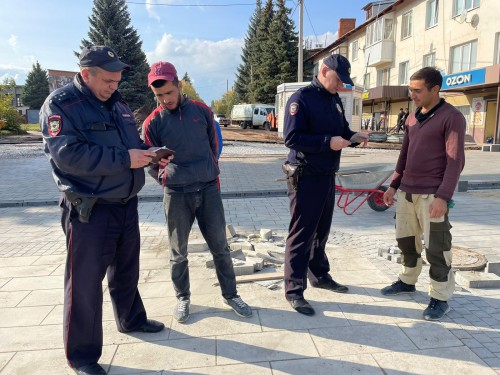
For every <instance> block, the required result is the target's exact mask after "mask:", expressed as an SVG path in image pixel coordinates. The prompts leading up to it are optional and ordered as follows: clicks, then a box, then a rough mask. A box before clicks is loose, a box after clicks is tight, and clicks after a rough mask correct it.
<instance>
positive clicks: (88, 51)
mask: <svg viewBox="0 0 500 375" xmlns="http://www.w3.org/2000/svg"><path fill="white" fill-rule="evenodd" d="M80 66H81V67H82V68H83V67H93V66H97V67H99V68H101V69H104V70H106V71H108V72H118V71H121V70H130V65H127V64H125V63H124V62H122V61H120V59H119V58H118V55H117V53H116V52H115V51H114V50H113V49H112V48H110V47H108V46H88V47H84V48H83V49H82V52H81V53H80Z"/></svg>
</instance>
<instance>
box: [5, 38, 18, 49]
mask: <svg viewBox="0 0 500 375" xmlns="http://www.w3.org/2000/svg"><path fill="white" fill-rule="evenodd" d="M7 43H9V45H10V46H11V47H12V48H14V49H15V48H16V46H17V36H16V35H14V34H11V35H10V38H9V40H8V41H7Z"/></svg>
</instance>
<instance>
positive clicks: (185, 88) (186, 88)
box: [182, 80, 205, 103]
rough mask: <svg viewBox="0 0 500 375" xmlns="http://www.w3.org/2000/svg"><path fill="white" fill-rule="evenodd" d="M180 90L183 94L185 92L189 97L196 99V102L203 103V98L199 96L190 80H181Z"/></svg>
mask: <svg viewBox="0 0 500 375" xmlns="http://www.w3.org/2000/svg"><path fill="white" fill-rule="evenodd" d="M182 92H183V93H184V94H187V96H188V97H189V99H193V100H196V101H197V102H201V103H205V102H204V101H203V99H201V98H200V95H199V94H198V93H197V92H196V89H195V88H194V86H193V85H192V84H191V82H188V81H184V80H183V81H182Z"/></svg>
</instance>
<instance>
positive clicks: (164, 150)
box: [151, 146, 175, 164]
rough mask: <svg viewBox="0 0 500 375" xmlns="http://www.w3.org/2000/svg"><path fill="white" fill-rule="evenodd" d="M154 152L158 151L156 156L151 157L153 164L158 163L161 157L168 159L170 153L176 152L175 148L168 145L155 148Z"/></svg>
mask: <svg viewBox="0 0 500 375" xmlns="http://www.w3.org/2000/svg"><path fill="white" fill-rule="evenodd" d="M153 152H154V153H156V156H155V157H154V158H152V159H151V163H153V164H158V162H159V161H160V159H166V158H168V157H169V156H170V155H173V154H175V151H174V150H171V149H169V148H168V147H165V146H163V147H158V148H157V149H156V150H153Z"/></svg>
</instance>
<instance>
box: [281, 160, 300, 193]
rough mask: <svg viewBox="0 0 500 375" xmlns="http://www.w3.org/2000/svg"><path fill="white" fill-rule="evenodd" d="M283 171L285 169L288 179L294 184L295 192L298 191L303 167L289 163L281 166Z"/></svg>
mask: <svg viewBox="0 0 500 375" xmlns="http://www.w3.org/2000/svg"><path fill="white" fill-rule="evenodd" d="M281 169H283V173H285V175H286V177H287V179H288V180H289V181H290V183H291V184H292V188H293V190H295V191H296V190H297V186H298V185H299V180H300V176H301V175H302V165H301V164H291V163H290V162H288V161H287V162H285V163H284V164H283V165H282V166H281Z"/></svg>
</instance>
